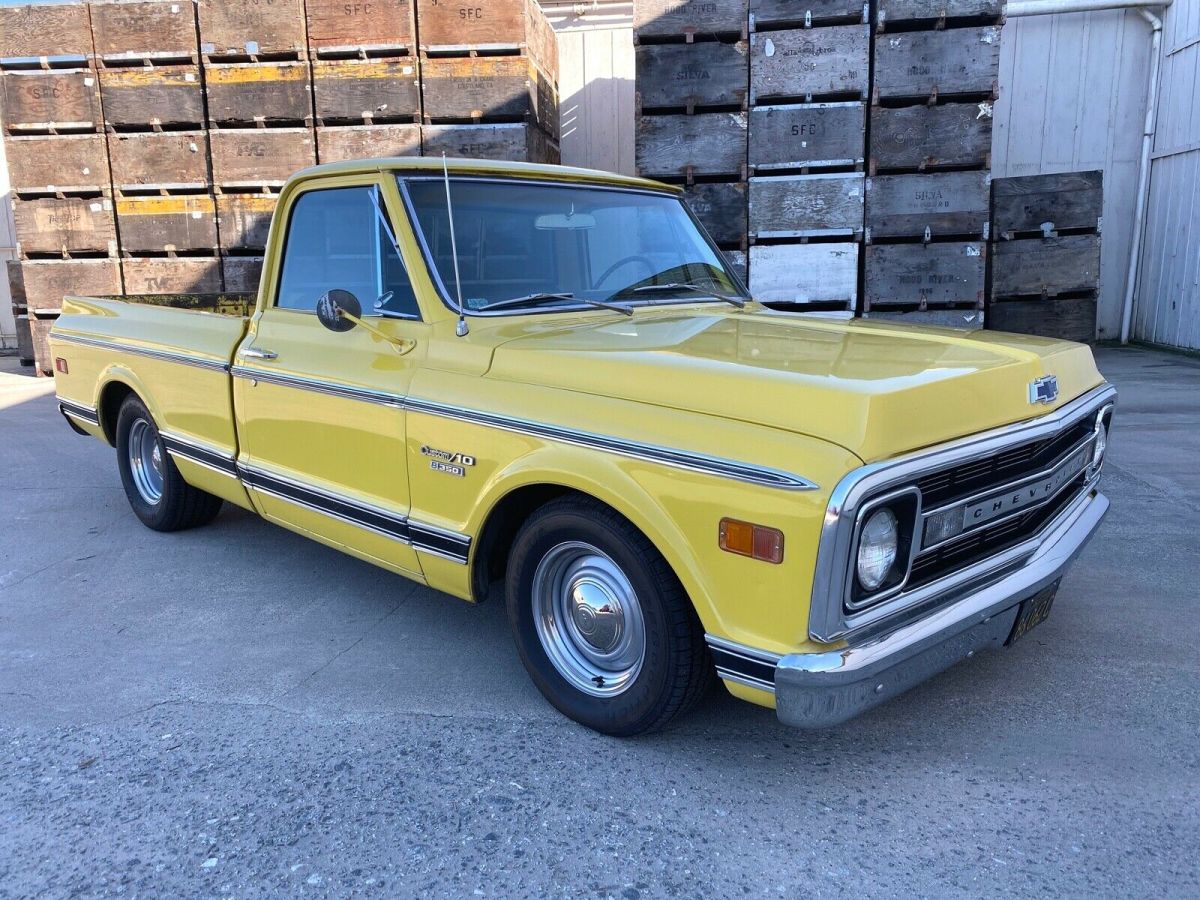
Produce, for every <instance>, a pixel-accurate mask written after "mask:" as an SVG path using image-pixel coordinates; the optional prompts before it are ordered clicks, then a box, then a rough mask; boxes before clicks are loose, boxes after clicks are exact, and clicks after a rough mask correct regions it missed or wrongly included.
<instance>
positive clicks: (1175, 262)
mask: <svg viewBox="0 0 1200 900" xmlns="http://www.w3.org/2000/svg"><path fill="white" fill-rule="evenodd" d="M1162 43H1163V57H1162V67H1163V68H1162V94H1161V101H1160V102H1159V104H1158V120H1157V123H1156V130H1155V137H1154V152H1153V157H1152V158H1153V163H1152V168H1151V170H1150V207H1149V214H1148V216H1147V223H1146V242H1145V246H1144V252H1143V254H1142V259H1141V267H1140V270H1139V273H1138V275H1139V278H1138V292H1137V295H1136V305H1135V317H1134V329H1133V335H1134V337H1135V338H1138V339H1141V340H1146V341H1152V342H1154V343H1158V344H1167V345H1170V346H1174V347H1185V348H1189V349H1193V350H1197V349H1200V94H1198V92H1200V0H1175V3H1174V4H1172V6H1171V7H1170V8H1169V9H1168V10H1167V14H1166V17H1165V19H1164V27H1163V41H1162Z"/></svg>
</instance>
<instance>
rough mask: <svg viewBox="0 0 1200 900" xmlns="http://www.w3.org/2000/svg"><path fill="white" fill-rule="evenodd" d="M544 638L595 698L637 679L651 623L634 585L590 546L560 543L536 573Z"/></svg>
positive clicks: (570, 676) (562, 667)
mask: <svg viewBox="0 0 1200 900" xmlns="http://www.w3.org/2000/svg"><path fill="white" fill-rule="evenodd" d="M532 599H533V614H534V624H535V626H536V629H537V635H538V639H539V640H540V641H541V643H542V648H543V649H544V650H545V651H546V656H547V657H549V659H550V662H551V663H552V664H553V665H554V668H555V669H557V670H558V673H559V674H560V675H562V676H563V677H564V678H565V679H567V681H569V682H570V683H571V685H572V687H575V688H577V689H578V690H581V691H583V692H584V693H586V694H590V695H592V696H593V697H612V696H615V695H616V694H620V693H621V692H623V691H624V690H626V689H627V688H628V687H629V686H630V685H631V684H632V683H633V681H634V679H636V678H637V676H638V673H639V672H640V671H641V669H642V661H643V659H644V658H645V655H646V626H645V622H644V620H643V618H642V607H641V604H640V603H639V602H638V599H637V594H636V593H635V592H634V590H633V585H632V584H630V583H629V579H628V578H626V577H625V573H624V572H622V571H621V568H620V567H619V566H618V565H617V564H616V563H615V562H613V561H612V560H611V559H610V558H609V557H608V556H607V555H605V554H604V553H603V552H601V551H600V550H598V549H597V548H595V547H593V546H592V545H590V544H586V543H583V542H581V541H572V542H569V543H564V544H559V545H558V546H556V547H553V548H551V550H550V551H549V552H548V553H547V554H546V555H545V556H544V557H543V558H542V561H541V562H540V563H538V567H537V569H536V570H535V572H534V574H533V598H532Z"/></svg>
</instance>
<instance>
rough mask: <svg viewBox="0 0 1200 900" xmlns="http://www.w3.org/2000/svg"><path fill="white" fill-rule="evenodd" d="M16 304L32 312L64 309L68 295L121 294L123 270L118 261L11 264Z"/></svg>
mask: <svg viewBox="0 0 1200 900" xmlns="http://www.w3.org/2000/svg"><path fill="white" fill-rule="evenodd" d="M8 282H9V287H10V288H11V289H12V296H13V302H14V303H20V304H21V305H24V306H27V307H28V308H29V310H30V312H43V313H53V312H57V311H58V310H60V309H62V300H63V297H65V296H66V295H67V294H83V295H86V296H93V297H95V296H101V297H103V296H111V295H113V294H119V293H121V270H120V268H119V267H118V264H117V260H116V259H29V260H24V261H23V262H17V261H15V260H13V261H11V262H9V264H8Z"/></svg>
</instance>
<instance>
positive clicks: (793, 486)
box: [233, 366, 817, 491]
mask: <svg viewBox="0 0 1200 900" xmlns="http://www.w3.org/2000/svg"><path fill="white" fill-rule="evenodd" d="M233 376H234V377H235V378H250V379H258V380H261V381H264V382H267V383H268V384H278V385H282V386H284V387H292V388H297V389H299V390H312V391H317V392H319V393H323V394H330V395H332V396H336V397H344V398H346V399H349V400H362V401H364V402H367V403H378V404H381V405H384V406H391V407H395V408H397V409H405V410H408V411H409V412H419V413H426V414H428V415H433V416H440V417H442V418H445V419H454V420H456V421H460V422H469V423H471V424H474V425H483V426H486V427H489V428H499V429H502V430H504V431H511V432H515V433H517V434H527V435H530V436H532V437H540V438H545V439H547V440H552V441H557V442H559V443H564V444H571V445H573V446H577V447H588V448H590V449H594V450H603V451H604V452H606V453H614V454H617V455H618V456H626V457H630V458H633V459H641V460H646V461H647V462H656V463H661V464H663V465H668V466H673V467H675V468H677V469H687V470H689V471H693V472H701V473H703V474H706V475H716V476H719V477H722V478H732V479H734V480H737V481H743V482H747V483H749V484H758V485H762V486H764V487H773V488H780V489H783V490H790V491H813V490H816V489H817V485H816V483H815V482H812V481H809V480H808V479H807V478H803V477H801V476H799V475H792V474H791V473H788V472H783V471H781V470H779V469H771V468H767V467H765V466H755V465H751V464H749V463H741V462H736V461H735V460H730V459H722V458H720V457H716V456H707V455H705V454H700V453H688V452H686V451H683V450H673V449H671V448H669V447H659V446H656V445H653V444H643V443H641V442H639V441H629V440H624V439H622V438H613V437H605V436H604V435H599V434H593V433H591V432H587V431H577V430H575V429H571V428H562V427H559V426H557V425H547V424H545V423H542V422H533V421H530V420H528V419H518V418H516V417H513V416H505V415H500V414H498V413H486V412H482V411H481V410H474V409H467V408H466V407H461V406H451V405H449V404H445V403H437V402H435V401H432V400H421V399H418V398H416V397H403V396H401V395H399V394H388V393H385V392H382V391H371V390H366V389H361V388H353V387H345V386H342V385H338V384H334V383H331V382H328V381H321V380H318V379H312V378H304V377H301V376H296V375H284V374H281V373H278V372H269V371H264V370H263V369H259V368H249V367H247V366H234V367H233Z"/></svg>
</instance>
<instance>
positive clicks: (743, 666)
mask: <svg viewBox="0 0 1200 900" xmlns="http://www.w3.org/2000/svg"><path fill="white" fill-rule="evenodd" d="M709 650H711V651H712V655H713V662H715V663H716V664H717V669H718V670H719V671H723V672H729V673H731V674H733V675H740V676H741V677H743V678H746V679H748V680H750V681H758V682H762V683H764V684H765V685H766V686H768V687H774V686H775V666H774V664H773V663H769V662H767V661H765V660H760V659H751V658H750V657H748V656H742V655H741V654H738V653H734V652H732V651H730V650H726V649H724V648H723V647H713V646H711V645H710V646H709Z"/></svg>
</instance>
